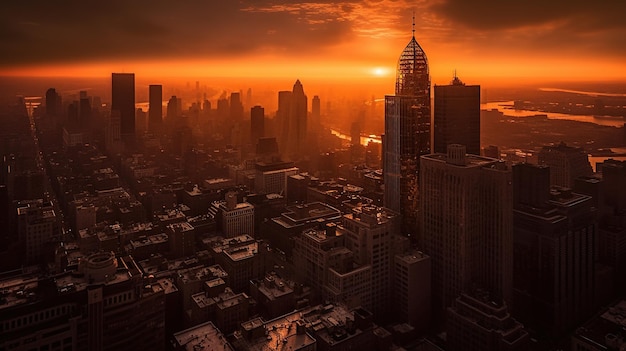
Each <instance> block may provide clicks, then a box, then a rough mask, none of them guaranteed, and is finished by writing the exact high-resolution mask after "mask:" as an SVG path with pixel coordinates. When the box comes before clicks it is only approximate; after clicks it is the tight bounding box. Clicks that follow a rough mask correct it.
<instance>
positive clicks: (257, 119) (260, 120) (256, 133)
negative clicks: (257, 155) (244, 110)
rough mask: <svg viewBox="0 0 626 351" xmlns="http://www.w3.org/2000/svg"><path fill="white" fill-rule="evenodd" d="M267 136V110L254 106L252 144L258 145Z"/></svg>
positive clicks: (251, 129) (251, 120) (251, 115)
mask: <svg viewBox="0 0 626 351" xmlns="http://www.w3.org/2000/svg"><path fill="white" fill-rule="evenodd" d="M264 136H265V109H264V108H263V107H261V106H254V107H253V108H251V109H250V137H251V139H250V142H251V144H252V145H257V142H258V141H259V139H261V138H263V137H264Z"/></svg>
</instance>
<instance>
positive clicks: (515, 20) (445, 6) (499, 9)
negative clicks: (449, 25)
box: [431, 0, 626, 30]
mask: <svg viewBox="0 0 626 351" xmlns="http://www.w3.org/2000/svg"><path fill="white" fill-rule="evenodd" d="M431 8H432V9H433V10H434V11H435V12H437V13H438V14H440V15H442V16H444V17H446V18H448V19H450V20H452V21H453V22H454V23H459V24H463V25H465V26H467V27H469V28H474V29H511V28H520V27H527V26H536V25H541V24H546V23H553V22H555V21H564V22H570V21H572V22H577V23H581V24H583V25H584V26H582V27H580V29H581V30H589V29H591V28H593V29H605V28H611V27H621V28H626V22H625V21H624V20H623V14H624V13H626V2H625V1H621V0H607V1H595V2H594V1H588V0H566V1H558V0H550V1H546V0H524V1H522V0H473V1H466V0H444V1H442V2H439V3H436V4H434V5H433V6H432V7H431Z"/></svg>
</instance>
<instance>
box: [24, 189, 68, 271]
mask: <svg viewBox="0 0 626 351" xmlns="http://www.w3.org/2000/svg"><path fill="white" fill-rule="evenodd" d="M17 223H18V235H19V238H20V241H21V242H23V243H24V247H25V249H26V251H25V255H24V261H23V263H24V264H27V265H30V264H37V263H42V262H44V256H45V249H44V248H45V245H46V244H50V243H51V242H52V240H53V238H54V237H55V236H56V235H58V233H59V227H58V223H57V215H56V213H55V211H54V208H53V205H52V203H51V202H44V201H43V200H41V199H39V200H30V201H21V202H18V203H17ZM50 253H52V252H50Z"/></svg>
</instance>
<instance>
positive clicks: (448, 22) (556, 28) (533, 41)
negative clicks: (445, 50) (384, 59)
mask: <svg viewBox="0 0 626 351" xmlns="http://www.w3.org/2000/svg"><path fill="white" fill-rule="evenodd" d="M429 10H430V11H431V12H432V13H433V15H435V16H436V17H437V18H439V19H440V20H441V21H442V24H443V26H447V27H449V28H454V31H453V32H452V33H460V34H456V35H450V36H449V37H448V40H450V41H452V42H460V43H464V44H466V45H469V44H470V42H471V41H474V45H475V48H476V51H482V52H485V51H487V52H494V51H500V52H506V51H508V52H514V53H516V54H524V53H526V54H531V55H539V56H540V55H555V54H556V55H559V54H560V55H578V56H579V57H590V56H596V57H603V56H605V57H606V56H611V57H614V58H615V57H624V56H626V48H625V47H624V45H623V38H624V37H626V21H624V20H623V14H624V13H626V2H625V1H613V0H609V1H602V2H591V1H583V0H568V1H559V0H554V1H544V0H525V1H520V0H512V1H502V0H475V1H464V0H442V1H439V2H436V3H434V4H433V5H432V6H430V9H429Z"/></svg>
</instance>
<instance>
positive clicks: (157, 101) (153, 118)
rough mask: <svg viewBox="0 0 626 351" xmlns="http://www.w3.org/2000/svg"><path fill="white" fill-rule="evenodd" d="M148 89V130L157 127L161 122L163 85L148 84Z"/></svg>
mask: <svg viewBox="0 0 626 351" xmlns="http://www.w3.org/2000/svg"><path fill="white" fill-rule="evenodd" d="M148 89H149V98H148V100H149V103H150V106H149V110H148V126H149V128H150V130H152V131H154V130H155V129H158V128H159V126H160V125H161V122H163V86H162V85H156V84H153V85H150V87H149V88H148Z"/></svg>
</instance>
